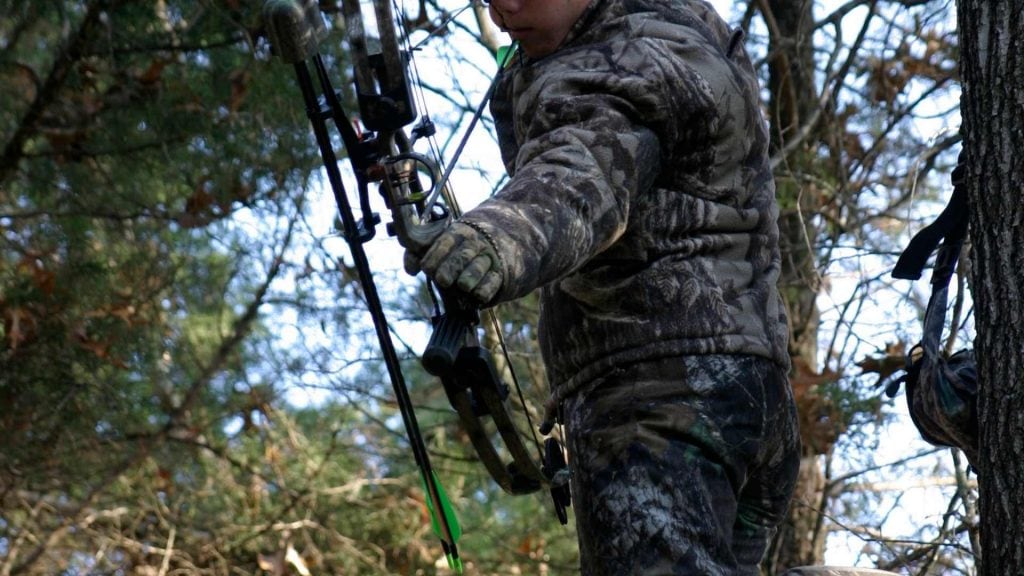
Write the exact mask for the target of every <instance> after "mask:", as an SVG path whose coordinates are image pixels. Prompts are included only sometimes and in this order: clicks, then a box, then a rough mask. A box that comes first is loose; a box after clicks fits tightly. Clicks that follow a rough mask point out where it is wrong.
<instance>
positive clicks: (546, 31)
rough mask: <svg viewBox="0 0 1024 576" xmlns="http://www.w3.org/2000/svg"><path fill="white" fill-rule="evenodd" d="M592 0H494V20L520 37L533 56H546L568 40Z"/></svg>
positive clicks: (514, 37) (521, 44) (520, 42)
mask: <svg viewBox="0 0 1024 576" xmlns="http://www.w3.org/2000/svg"><path fill="white" fill-rule="evenodd" d="M588 4H590V0H491V2H490V7H489V8H490V13H491V20H494V23H495V24H497V25H498V27H499V28H501V29H502V30H504V31H505V32H508V34H509V36H511V37H512V39H513V40H518V41H519V45H520V46H522V48H523V52H525V53H526V55H527V56H529V57H531V58H539V57H541V56H546V55H548V54H550V53H552V52H554V51H555V49H556V48H558V46H559V45H560V44H561V43H562V40H565V36H566V34H568V33H569V29H570V28H572V25H573V24H575V23H576V20H577V19H579V17H580V14H582V13H583V10H584V9H585V8H586V7H587V5H588Z"/></svg>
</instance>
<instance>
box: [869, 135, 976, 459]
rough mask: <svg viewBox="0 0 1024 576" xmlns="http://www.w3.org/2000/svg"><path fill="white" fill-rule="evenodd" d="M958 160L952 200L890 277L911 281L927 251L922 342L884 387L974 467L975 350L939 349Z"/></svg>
mask: <svg viewBox="0 0 1024 576" xmlns="http://www.w3.org/2000/svg"><path fill="white" fill-rule="evenodd" d="M962 160H963V152H961V161H960V162H959V163H958V164H957V167H956V169H955V170H953V175H952V180H953V196H952V198H950V200H949V204H947V205H946V208H945V209H944V210H943V211H942V214H940V215H939V217H938V218H937V219H936V220H935V222H933V223H932V224H931V225H929V226H927V227H926V228H924V229H923V230H921V231H920V232H918V233H917V234H916V235H915V236H914V238H913V239H911V241H910V244H909V245H908V246H907V249H906V250H904V251H903V254H901V255H900V258H899V261H898V262H897V263H896V267H895V268H894V269H893V272H892V275H893V277H895V278H901V279H908V280H916V279H918V278H920V277H921V272H922V270H923V269H924V266H925V264H926V262H927V260H928V257H929V256H930V255H931V253H932V252H934V251H936V246H938V244H939V242H940V241H941V242H942V245H941V246H938V251H937V254H936V257H935V268H934V270H933V271H932V279H931V284H932V294H931V297H930V298H929V300H928V307H927V309H926V310H925V316H924V330H923V334H922V338H921V343H920V344H918V345H917V346H914V347H913V348H912V349H911V350H910V352H909V353H908V354H907V359H906V368H905V374H904V375H903V376H901V377H900V378H899V379H897V380H896V381H894V382H893V383H892V384H890V385H889V386H888V387H886V394H887V395H888V396H889V397H890V398H892V397H893V396H895V395H896V393H897V392H898V391H899V386H900V383H904V382H905V383H906V386H907V406H908V408H909V409H910V417H911V418H912V419H913V421H914V425H915V426H916V427H917V429H918V431H919V432H920V433H921V436H922V437H923V438H924V439H925V440H927V441H928V442H930V443H932V444H935V445H937V446H951V447H956V448H959V449H960V450H963V451H964V453H965V454H966V455H967V459H968V460H970V462H971V463H972V464H975V465H976V464H977V463H978V462H979V460H978V456H979V452H978V447H979V434H978V371H977V366H976V364H975V360H974V350H972V349H965V350H960V351H959V352H956V353H955V354H952V355H947V354H946V353H945V351H944V350H943V349H942V345H941V340H942V329H943V326H944V324H945V320H946V303H947V299H948V294H949V280H950V278H951V277H952V276H953V272H954V271H955V270H956V263H957V259H958V258H959V256H960V250H961V249H962V247H963V244H964V238H965V237H966V235H967V221H968V208H969V207H968V203H967V192H966V190H964V189H963V181H964V172H965V167H964V164H963V162H962Z"/></svg>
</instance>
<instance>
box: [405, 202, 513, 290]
mask: <svg viewBox="0 0 1024 576" xmlns="http://www.w3.org/2000/svg"><path fill="white" fill-rule="evenodd" d="M417 268H419V269H422V270H423V271H424V272H425V273H426V274H427V276H429V277H431V278H432V279H433V280H434V282H436V283H437V285H438V286H440V287H441V288H455V289H457V290H459V291H460V292H463V293H464V294H467V295H469V296H472V297H473V298H474V299H475V300H476V301H477V302H479V303H481V304H487V303H488V302H490V301H491V300H493V299H494V297H495V296H496V295H497V294H498V291H499V290H500V289H501V284H502V280H503V278H502V269H501V258H500V257H499V256H498V253H497V251H496V249H495V247H494V244H493V243H492V240H491V239H490V237H488V235H487V234H486V233H485V232H484V231H483V230H482V229H480V228H478V227H477V226H475V225H473V224H467V223H465V222H454V223H453V224H452V225H451V226H450V227H448V229H447V230H445V231H444V233H442V234H441V235H440V236H438V237H437V240H435V241H434V243H433V245H431V247H430V249H429V250H427V253H426V254H425V255H424V256H423V258H422V259H421V260H419V261H418V262H417V261H416V257H415V256H414V255H412V254H411V253H408V252H407V253H406V255H405V270H406V272H409V273H410V274H415V273H416V270H417Z"/></svg>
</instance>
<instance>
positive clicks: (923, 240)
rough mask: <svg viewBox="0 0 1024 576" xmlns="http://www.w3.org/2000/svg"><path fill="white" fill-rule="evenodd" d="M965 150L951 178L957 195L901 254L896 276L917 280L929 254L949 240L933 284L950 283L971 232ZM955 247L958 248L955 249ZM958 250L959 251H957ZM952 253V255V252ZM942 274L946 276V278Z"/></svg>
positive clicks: (954, 194) (934, 275)
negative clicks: (961, 247) (961, 251)
mask: <svg viewBox="0 0 1024 576" xmlns="http://www.w3.org/2000/svg"><path fill="white" fill-rule="evenodd" d="M963 160H964V158H963V152H961V153H960V159H959V160H958V161H957V167H956V169H954V170H953V174H952V176H951V179H952V181H953V196H952V197H951V198H950V199H949V203H948V204H946V208H945V209H943V210H942V213H941V214H939V216H938V218H936V219H935V221H934V222H932V223H931V224H929V225H928V226H926V227H925V228H924V229H923V230H921V231H920V232H918V233H917V234H915V235H914V237H913V238H912V239H911V240H910V244H908V245H907V248H906V249H905V250H903V253H902V254H900V258H899V260H898V261H897V262H896V267H895V268H893V270H892V276H893V278H899V279H902V280H917V279H918V278H920V277H921V273H922V272H923V271H924V267H925V265H926V264H927V263H928V257H929V256H931V254H932V252H935V249H936V248H937V247H938V245H939V242H940V241H943V240H944V241H945V242H944V244H943V246H944V247H948V248H950V249H949V250H944V251H943V252H945V253H946V254H944V255H943V256H945V257H944V258H938V259H937V261H936V263H935V264H936V269H935V273H934V274H933V275H932V283H933V284H937V283H940V282H943V283H944V282H948V281H949V278H950V276H951V275H952V273H953V270H952V268H951V265H955V264H956V259H957V256H959V254H960V246H962V245H963V240H964V237H965V236H966V235H967V222H968V220H969V218H968V210H969V207H968V203H967V191H966V190H965V189H964V186H963V184H964V178H965V171H966V168H965V165H964V162H963ZM954 249H955V250H954ZM953 252H955V253H953ZM951 253H952V254H951ZM942 276H945V278H944V279H943V278H942Z"/></svg>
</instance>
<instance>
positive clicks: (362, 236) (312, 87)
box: [264, 0, 570, 573]
mask: <svg viewBox="0 0 1024 576" xmlns="http://www.w3.org/2000/svg"><path fill="white" fill-rule="evenodd" d="M372 3H373V16H374V21H375V23H376V32H377V35H376V36H370V35H369V34H368V33H367V27H366V21H365V19H364V16H363V9H362V7H361V6H360V2H359V0H343V2H342V13H343V16H344V18H345V26H346V35H347V40H348V47H349V51H350V57H351V61H352V63H353V80H354V82H355V88H356V95H357V100H358V106H359V111H360V114H359V118H360V120H361V123H362V124H363V126H364V128H365V131H362V132H360V131H357V130H356V129H355V127H354V126H353V124H352V123H351V121H350V119H349V116H348V114H347V112H346V111H345V108H344V107H343V106H342V103H341V97H340V96H339V92H338V91H337V90H335V89H334V87H333V86H332V84H331V81H330V77H329V73H328V70H327V67H326V65H325V64H324V60H323V57H322V56H321V54H320V52H319V43H320V41H321V40H322V39H323V38H324V36H325V35H326V28H325V26H324V23H323V17H322V16H321V14H320V10H319V6H318V3H317V2H316V0H267V1H266V2H265V4H264V20H265V24H266V28H267V33H268V36H269V38H270V41H271V45H272V48H273V49H274V51H275V52H276V53H277V54H278V55H279V56H280V57H281V58H282V59H283V60H284V61H286V62H288V63H290V64H293V66H294V68H295V74H296V78H297V80H298V84H299V87H300V89H301V92H302V96H303V101H304V104H305V107H306V114H307V116H308V117H309V119H310V123H311V125H312V129H313V133H314V136H315V138H316V142H317V145H318V147H319V149H320V152H321V156H322V158H323V161H324V168H325V170H326V173H327V179H328V182H329V184H330V186H331V190H332V193H333V195H334V199H335V203H336V204H337V207H338V213H339V217H340V218H341V222H342V228H343V230H342V234H343V236H344V238H345V240H346V243H347V244H348V245H349V248H350V251H351V254H352V259H353V263H354V265H355V268H356V271H357V275H358V278H359V282H360V284H361V286H362V287H363V293H364V295H365V298H366V304H367V308H368V310H369V313H370V316H371V318H372V320H373V324H374V329H375V332H376V335H377V340H378V344H379V346H380V349H381V353H382V357H383V359H384V363H385V366H386V368H387V372H388V376H389V378H390V381H391V384H392V388H393V389H394V392H395V398H396V401H397V404H398V407H399V412H400V413H401V417H402V422H403V424H404V427H405V430H406V436H407V437H408V439H409V442H410V446H411V450H412V453H413V457H414V459H415V461H416V465H417V467H418V469H419V471H420V477H421V480H422V483H423V488H424V492H425V494H426V498H425V500H426V504H427V508H428V510H429V512H430V517H431V525H432V529H433V531H434V533H435V534H436V535H437V537H438V538H439V540H440V541H441V545H442V547H443V549H444V552H445V556H446V558H447V560H448V564H449V566H450V567H451V568H452V569H453V570H455V571H456V572H457V573H461V572H462V560H461V558H460V556H459V552H458V547H457V542H458V539H459V537H460V536H461V534H462V529H461V527H460V525H459V522H458V519H457V518H456V516H455V513H454V506H452V503H451V501H450V500H449V498H448V496H447V494H446V493H445V490H444V488H443V486H442V484H441V482H440V480H439V478H438V475H437V473H436V472H435V471H434V469H433V467H432V465H431V463H430V455H429V453H428V451H427V448H426V443H425V441H424V439H423V436H422V434H421V432H420V429H419V424H418V422H417V420H416V413H415V410H414V406H413V403H412V400H411V398H410V395H409V389H408V386H407V384H406V381H405V377H404V374H403V372H402V368H401V364H400V361H399V357H398V354H397V352H396V350H395V346H394V343H393V341H392V338H391V333H390V328H389V326H388V321H387V317H386V315H385V313H384V308H383V305H382V303H381V300H380V296H379V293H378V291H377V288H376V285H375V282H374V277H373V272H372V269H371V267H370V264H369V260H368V258H367V256H366V251H365V249H364V244H365V243H366V242H368V241H369V240H371V239H372V238H373V237H374V235H375V233H376V227H377V225H378V224H379V223H380V217H379V215H377V214H376V213H374V212H373V210H372V207H371V203H370V187H371V185H373V184H376V185H377V187H378V189H379V191H380V193H381V195H382V196H383V198H384V202H385V205H386V206H387V208H388V210H389V212H390V215H391V221H390V223H389V224H388V231H389V233H391V234H393V235H394V236H396V237H397V239H398V241H399V244H401V245H402V246H403V247H404V248H405V249H407V250H411V251H413V252H415V253H423V251H425V250H426V249H427V248H428V247H429V246H430V245H431V244H432V242H433V241H434V239H436V238H437V236H439V235H440V234H441V233H443V232H444V230H445V229H446V228H447V227H448V226H449V225H450V224H451V222H452V221H453V220H454V219H456V218H458V217H459V216H460V215H461V211H460V210H459V207H458V203H457V201H456V199H455V197H454V194H453V193H452V191H451V187H450V185H449V177H450V175H451V173H452V170H453V167H454V166H455V165H456V159H457V157H458V155H459V154H460V153H461V151H462V150H463V149H464V148H465V146H466V142H467V141H468V138H469V134H470V133H471V132H472V130H473V128H474V126H475V125H476V124H477V122H478V121H479V119H480V117H481V116H482V114H483V110H484V108H485V106H486V103H487V100H489V98H490V97H491V95H492V94H493V91H494V87H495V85H496V82H497V77H496V78H495V79H494V82H492V83H491V86H490V88H489V89H488V91H487V94H486V97H485V99H484V102H483V103H481V104H480V106H479V107H478V108H477V110H476V112H475V114H474V117H473V120H472V121H471V122H470V125H469V127H468V129H467V130H466V133H465V134H464V136H463V138H462V140H461V142H460V143H459V146H458V149H457V152H456V155H455V158H453V159H452V161H451V162H450V164H449V165H448V168H446V169H443V170H442V166H443V162H442V161H441V160H440V154H439V153H438V148H437V145H436V142H435V141H434V135H435V129H434V125H433V122H432V121H431V120H430V117H429V116H428V115H427V114H426V113H425V110H426V107H425V98H424V96H423V94H422V92H420V93H419V94H418V95H417V91H416V90H417V89H418V86H419V85H418V84H415V85H414V83H413V76H414V75H415V76H418V74H415V65H414V64H412V65H411V62H412V56H413V53H414V52H415V50H416V49H418V47H419V45H417V46H416V47H414V46H412V44H411V42H410V40H409V36H408V34H407V33H406V31H405V29H404V26H401V25H400V24H399V25H397V26H396V24H395V23H396V19H395V15H396V14H397V15H399V16H404V15H403V14H402V13H401V9H400V8H398V7H397V5H392V0H373V2H372ZM470 5H472V4H470ZM467 7H469V6H467ZM456 15H457V14H456ZM450 18H454V16H450ZM403 20H404V17H403ZM442 27H443V25H442ZM439 29H440V28H439ZM396 30H397V31H398V32H397V33H396ZM428 38H429V35H428ZM425 41H426V40H424V42H425ZM420 45H422V42H421V43H420ZM511 52H512V51H508V54H511ZM508 57H509V56H508V55H506V56H505V58H508ZM503 67H504V66H500V67H499V74H500V70H501V69H502V68H503ZM417 100H419V103H418V102H417ZM421 108H422V110H424V113H423V114H422V116H421V115H420V113H419V110H420V109H421ZM417 119H419V122H418V123H416V124H415V126H412V127H411V128H409V127H410V125H412V124H413V123H414V122H416V121H417ZM329 122H330V123H331V124H333V126H334V128H335V130H336V131H337V133H338V134H339V135H340V137H341V141H342V144H343V145H344V148H345V151H346V153H347V157H348V159H349V163H350V165H351V167H352V172H353V174H354V176H355V181H356V184H357V188H358V203H359V209H360V213H361V214H360V218H359V219H357V218H356V215H355V212H354V210H353V206H352V203H351V202H350V200H349V196H348V194H347V192H346V190H345V186H344V182H343V179H342V176H341V171H340V169H339V164H338V158H337V155H336V154H335V151H334V148H333V144H332V141H331V136H330V129H329V126H328V123H329ZM406 129H408V130H409V133H408V134H407V133H406ZM421 139H425V140H426V141H428V142H429V143H430V148H431V151H432V152H433V153H434V155H433V157H432V156H427V155H424V154H420V153H418V152H416V151H415V150H414V148H413V147H414V145H415V144H416V142H417V141H419V140H421ZM424 179H425V180H426V182H424ZM442 200H443V202H442ZM428 284H429V283H428ZM430 288H431V294H432V295H433V294H434V292H437V293H438V295H439V296H437V295H435V296H434V306H435V314H434V318H433V319H432V320H433V324H434V330H433V332H432V334H431V338H430V342H429V343H428V345H427V348H426V350H425V351H424V353H423V355H422V363H423V366H424V368H425V369H426V370H427V372H429V373H430V374H432V375H434V376H436V377H438V378H439V379H440V381H441V383H442V385H443V387H444V389H445V393H446V395H447V397H448V400H449V403H450V404H451V405H452V407H453V408H454V409H455V412H456V413H457V414H458V417H459V421H460V423H461V426H462V428H463V430H464V431H465V432H466V434H467V435H468V437H469V438H470V441H471V443H472V445H473V447H474V450H475V451H476V453H477V455H478V457H479V458H480V461H481V462H482V463H483V464H484V466H485V468H486V469H487V471H488V472H489V473H490V475H491V477H492V478H493V479H494V480H495V482H496V483H497V484H498V485H499V486H501V488H502V489H503V490H505V491H506V492H508V493H510V494H528V493H532V492H536V491H538V490H540V489H542V488H548V489H549V490H550V491H551V495H552V499H553V502H554V505H555V511H556V514H557V516H558V518H559V520H560V521H561V522H562V523H563V524H565V523H566V522H567V513H566V507H567V506H568V505H569V501H570V499H569V493H568V482H567V472H566V466H565V459H564V456H563V453H562V448H561V445H560V444H559V442H558V441H557V440H556V439H554V438H548V439H546V440H545V442H544V446H543V447H542V446H541V442H540V440H539V439H538V437H537V433H536V429H535V428H534V426H533V422H532V420H530V414H529V410H528V409H527V406H526V402H525V398H524V397H523V392H522V388H521V386H520V384H519V381H518V378H517V377H516V375H515V372H514V370H513V369H512V366H511V363H510V362H508V361H507V360H508V351H507V348H506V345H505V342H504V338H503V336H502V331H501V329H500V322H499V321H498V319H497V317H496V316H495V315H494V313H493V311H492V310H487V311H484V312H483V317H484V319H485V321H486V322H487V324H489V325H490V326H491V330H492V331H493V333H494V334H495V335H497V338H498V343H499V347H500V349H501V351H502V353H503V354H504V355H505V357H506V361H507V362H506V368H507V369H508V372H509V374H510V375H511V379H512V381H513V384H514V386H515V388H516V390H517V393H518V397H519V402H520V403H521V404H522V411H523V412H524V413H525V414H526V418H527V421H528V425H529V428H530V433H529V434H527V435H525V436H526V437H527V438H530V437H532V439H533V442H532V443H533V444H534V449H535V450H536V452H537V454H536V455H534V454H533V453H532V451H533V450H531V448H529V447H528V444H527V442H524V440H523V437H524V434H522V433H521V432H520V430H519V429H518V427H517V426H516V423H515V419H514V417H513V412H512V410H511V408H510V403H509V402H508V400H509V397H510V389H509V386H508V385H507V384H505V383H504V381H503V379H502V378H501V377H500V376H499V373H498V370H497V369H496V367H495V363H494V360H493V358H492V356H491V354H490V351H489V350H487V349H486V348H485V347H483V346H482V345H481V344H480V339H479V335H478V329H479V328H481V311H480V310H479V309H478V308H477V307H476V306H475V305H474V304H473V303H471V302H470V301H468V300H467V299H466V298H464V297H463V296H461V295H459V294H458V293H457V292H454V291H450V290H440V289H438V288H437V287H436V286H433V285H430ZM504 455H507V456H508V458H506V457H505V456H504Z"/></svg>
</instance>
